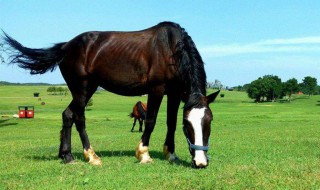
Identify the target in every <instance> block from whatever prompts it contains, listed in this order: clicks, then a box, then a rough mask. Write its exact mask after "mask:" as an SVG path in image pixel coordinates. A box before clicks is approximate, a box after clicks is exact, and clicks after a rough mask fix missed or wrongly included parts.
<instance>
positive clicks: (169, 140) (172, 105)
mask: <svg viewBox="0 0 320 190" xmlns="http://www.w3.org/2000/svg"><path fill="white" fill-rule="evenodd" d="M177 94H178V93H177ZM177 94H168V105H167V128H168V131H167V136H166V140H165V143H164V146H163V153H164V156H165V158H166V159H167V160H168V161H169V162H174V161H176V160H178V157H177V155H176V154H175V145H174V137H175V132H176V126H177V115H178V109H179V105H180V101H181V99H180V97H179V96H178V95H177Z"/></svg>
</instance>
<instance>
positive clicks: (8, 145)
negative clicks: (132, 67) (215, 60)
mask: <svg viewBox="0 0 320 190" xmlns="http://www.w3.org/2000/svg"><path fill="white" fill-rule="evenodd" d="M46 89H47V87H46V86H0V116H1V117H2V116H3V117H2V118H0V150H1V159H0V171H1V172H0V189H319V188H320V127H319V121H320V119H319V116H320V96H312V97H307V96H304V95H301V96H296V97H295V100H294V101H293V102H291V103H278V102H274V103H271V102H270V103H259V104H256V103H253V102H252V101H251V100H250V99H248V98H247V95H246V94H245V93H243V92H227V91H225V92H223V93H224V94H225V97H224V98H220V97H219V98H218V99H217V101H216V102H215V103H214V104H212V105H211V108H212V110H213V112H214V121H213V125H212V134H211V137H210V139H211V140H210V150H209V154H210V164H209V166H208V168H206V169H202V170H196V169H192V168H191V165H190V160H191V157H190V155H189V152H188V146H187V143H186V140H185V137H184V135H183V132H182V128H181V126H182V124H181V123H182V118H181V114H182V110H181V109H180V111H179V118H178V128H177V132H176V141H177V142H176V151H177V154H178V156H179V157H180V159H181V161H180V162H179V163H176V164H169V163H168V162H167V161H166V160H164V156H163V154H162V147H163V143H164V139H165V134H166V126H165V123H166V114H165V113H166V112H165V110H166V104H165V103H166V99H164V102H163V103H164V104H162V106H161V109H160V112H159V116H158V120H157V125H156V128H155V130H154V132H153V134H152V136H151V141H150V154H151V156H152V157H153V158H154V161H155V162H154V163H153V164H146V165H141V164H139V163H138V161H137V160H136V158H135V157H134V149H135V147H136V145H137V143H138V141H139V139H140V137H141V133H138V132H135V133H131V132H130V129H131V126H132V122H133V121H132V120H131V118H129V117H128V114H129V113H130V111H131V109H132V106H133V105H134V103H135V102H136V101H137V100H142V101H144V102H146V99H147V97H123V96H117V95H114V94H111V93H108V92H105V91H100V92H98V93H96V94H95V95H94V97H93V106H92V107H89V108H88V110H87V112H86V118H87V132H88V134H89V137H90V140H91V144H92V146H93V147H94V148H95V150H96V153H97V154H98V155H99V156H100V157H101V158H102V161H103V165H102V166H99V167H96V166H91V165H89V164H87V163H86V162H85V161H84V158H83V150H82V145H81V142H80V139H79V136H78V134H77V132H76V130H75V128H74V129H73V136H72V143H73V144H72V145H73V146H72V151H73V154H74V156H75V157H76V159H77V163H76V164H70V165H65V164H63V163H62V162H61V160H60V159H58V157H57V154H58V148H59V131H60V129H61V113H62V111H63V110H64V109H65V107H66V106H67V105H68V104H69V102H70V100H71V97H70V95H67V96H53V95H47V93H46ZM34 92H40V97H41V100H39V99H38V98H34V97H33V93H34ZM41 102H45V105H41ZM19 105H34V106H35V118H34V119H14V118H12V115H13V114H17V107H18V106H19ZM6 116H9V118H6ZM137 129H138V128H136V130H137Z"/></svg>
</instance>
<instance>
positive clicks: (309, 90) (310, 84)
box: [300, 76, 317, 96]
mask: <svg viewBox="0 0 320 190" xmlns="http://www.w3.org/2000/svg"><path fill="white" fill-rule="evenodd" d="M300 86H301V90H302V92H303V93H304V94H308V95H309V96H311V95H313V94H314V93H315V92H316V87H317V79H316V78H313V77H310V76H307V77H304V79H303V80H302V83H301V84H300Z"/></svg>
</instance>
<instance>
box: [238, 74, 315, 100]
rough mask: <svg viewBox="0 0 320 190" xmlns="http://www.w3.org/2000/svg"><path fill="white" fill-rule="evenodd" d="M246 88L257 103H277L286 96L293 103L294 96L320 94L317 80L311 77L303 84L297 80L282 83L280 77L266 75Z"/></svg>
mask: <svg viewBox="0 0 320 190" xmlns="http://www.w3.org/2000/svg"><path fill="white" fill-rule="evenodd" d="M244 88H245V91H246V92H247V93H248V96H249V97H250V98H252V99H254V100H255V101H256V102H261V101H276V100H277V99H283V98H284V97H285V96H286V97H288V100H289V101H291V99H292V95H293V94H296V93H298V92H300V93H303V94H307V95H309V96H311V95H315V94H320V87H319V86H318V85H317V79H316V78H314V77H311V76H307V77H305V78H304V79H303V80H302V82H301V83H298V80H297V79H295V78H291V79H289V80H287V81H286V82H282V81H281V79H280V78H279V77H278V76H275V75H265V76H263V77H259V78H258V79H256V80H254V81H252V82H251V83H250V84H247V85H245V87H244Z"/></svg>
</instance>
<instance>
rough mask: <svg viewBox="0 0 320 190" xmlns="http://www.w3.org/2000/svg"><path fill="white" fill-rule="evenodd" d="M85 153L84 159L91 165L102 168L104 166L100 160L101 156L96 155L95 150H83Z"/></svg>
mask: <svg viewBox="0 0 320 190" xmlns="http://www.w3.org/2000/svg"><path fill="white" fill-rule="evenodd" d="M83 152H84V157H85V159H86V160H87V161H88V163H89V164H91V165H95V166H100V165H102V161H101V159H100V158H99V156H97V155H96V153H95V152H94V150H93V148H92V147H91V146H90V148H89V149H88V150H86V149H83Z"/></svg>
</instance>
